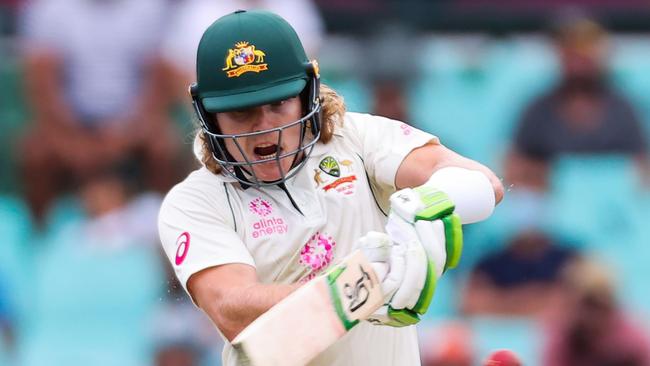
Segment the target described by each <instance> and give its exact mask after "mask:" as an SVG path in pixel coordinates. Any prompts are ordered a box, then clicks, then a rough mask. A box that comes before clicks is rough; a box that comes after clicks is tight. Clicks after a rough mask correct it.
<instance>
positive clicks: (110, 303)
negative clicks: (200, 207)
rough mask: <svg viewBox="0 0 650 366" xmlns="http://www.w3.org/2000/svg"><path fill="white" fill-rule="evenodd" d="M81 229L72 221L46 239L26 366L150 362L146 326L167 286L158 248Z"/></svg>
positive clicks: (25, 345)
mask: <svg viewBox="0 0 650 366" xmlns="http://www.w3.org/2000/svg"><path fill="white" fill-rule="evenodd" d="M86 230H87V226H85V225H84V224H83V222H81V223H79V222H73V223H71V224H68V225H64V226H63V227H62V228H61V229H60V230H56V231H55V233H53V234H52V237H50V238H48V239H47V240H44V243H43V245H44V247H43V250H42V251H41V253H39V255H38V258H37V259H36V260H35V262H34V266H33V269H34V270H35V272H36V273H35V278H34V283H33V289H34V300H35V301H34V302H35V304H34V308H33V312H32V313H31V314H30V319H29V320H30V321H29V323H28V324H25V327H24V337H23V339H22V342H21V344H20V354H21V362H22V364H24V365H34V366H36V365H46V364H51V365H64V364H66V365H73V364H74V365H142V364H146V363H147V362H148V361H149V357H150V356H151V355H150V354H148V352H149V351H150V350H151V348H150V347H151V344H150V342H151V339H150V337H149V336H148V335H147V334H146V332H147V326H148V325H149V324H147V321H148V319H149V315H150V314H151V313H152V310H153V309H155V306H156V305H157V304H158V303H159V301H160V300H161V293H162V291H163V288H164V284H165V280H164V279H165V276H164V273H163V271H162V267H161V262H160V258H159V256H158V255H157V247H152V246H151V243H138V242H133V240H132V239H130V238H128V237H124V236H122V237H120V236H119V235H111V236H110V237H111V239H110V242H107V241H104V238H103V237H101V236H96V235H95V236H89V235H88V234H87V231H86ZM116 245H117V247H116Z"/></svg>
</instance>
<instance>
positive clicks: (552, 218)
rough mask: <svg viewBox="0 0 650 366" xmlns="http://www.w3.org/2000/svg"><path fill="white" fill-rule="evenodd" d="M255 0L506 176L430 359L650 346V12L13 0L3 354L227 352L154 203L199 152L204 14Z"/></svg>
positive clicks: (119, 358)
mask: <svg viewBox="0 0 650 366" xmlns="http://www.w3.org/2000/svg"><path fill="white" fill-rule="evenodd" d="M371 3H372V2H370V1H364V2H360V3H359V4H361V5H359V4H357V5H358V6H362V5H363V6H371ZM332 4H338V2H333V3H332ZM337 6H340V7H344V4H343V3H341V5H337ZM350 6H352V5H350ZM249 8H264V9H268V10H271V11H274V12H276V13H279V14H281V15H282V16H283V17H285V18H286V19H287V20H288V21H289V22H290V23H291V24H292V25H293V26H294V27H295V28H296V30H297V32H298V34H299V35H300V38H301V40H302V42H303V43H304V45H305V48H306V50H307V52H308V54H309V56H310V57H312V58H318V59H319V61H320V65H321V67H322V75H323V79H324V82H325V83H327V84H328V85H330V86H332V87H334V88H335V89H336V90H338V91H339V92H340V93H341V94H342V95H343V96H344V98H345V100H346V103H347V106H348V109H349V110H353V111H359V112H369V113H375V114H380V115H383V116H387V117H390V118H395V119H399V120H403V121H406V122H408V123H410V124H412V125H414V126H416V127H418V128H421V129H424V130H426V131H429V132H431V133H433V134H436V135H438V136H439V137H440V138H441V141H442V142H443V143H444V144H446V145H448V146H449V147H451V148H452V149H454V150H456V151H458V152H459V153H461V154H464V155H466V156H468V157H470V158H473V159H475V160H478V161H480V162H483V163H485V164H487V165H489V166H490V167H492V168H493V169H494V170H495V171H497V172H498V173H499V175H500V176H502V177H503V178H504V183H505V185H506V186H507V187H508V192H506V197H505V199H504V202H503V203H502V205H501V206H500V207H499V208H498V209H497V210H496V213H495V215H494V217H493V218H491V219H490V220H488V221H487V222H484V223H480V224H476V225H472V226H468V227H466V228H465V250H464V253H463V256H464V258H463V261H461V265H460V267H459V268H458V269H456V270H454V271H452V272H450V273H447V274H446V275H445V277H444V280H443V281H442V282H441V283H440V285H439V286H438V288H437V289H436V296H435V300H434V304H433V305H432V308H433V309H432V310H430V311H429V313H428V314H427V317H426V318H425V319H424V320H423V321H422V323H421V324H420V325H419V329H420V332H421V337H420V341H421V352H422V359H423V364H424V365H425V366H434V365H438V366H442V365H457V366H459V365H476V364H479V363H480V362H481V360H482V359H483V358H484V357H485V355H487V354H488V353H489V352H490V351H492V350H494V349H497V348H511V349H513V350H514V351H515V352H518V353H519V354H520V356H521V357H522V359H524V361H525V364H526V365H548V366H562V365H578V366H579V365H594V366H599V365H602V366H624V365H625V366H635V365H639V366H642V365H650V338H649V335H650V331H649V330H648V329H650V291H648V290H647V286H645V283H644V282H645V281H644V279H645V278H646V276H648V275H650V267H649V266H647V265H646V261H647V258H650V246H649V244H650V227H649V226H648V225H647V223H646V222H647V221H648V219H649V218H650V163H649V155H648V138H649V137H650V108H648V105H650V103H649V102H650V100H648V98H650V97H649V96H650V78H648V77H647V75H648V73H647V69H648V66H650V61H648V60H650V57H649V56H650V34H649V35H644V34H636V35H632V36H631V35H620V34H611V33H608V32H607V30H606V29H605V28H604V27H603V26H602V25H601V24H599V23H598V22H597V21H596V20H595V19H594V18H592V17H590V16H588V15H587V14H586V13H584V12H581V11H577V10H575V9H571V10H570V11H566V12H562V13H561V14H558V15H557V16H555V17H553V19H549V21H548V28H547V29H540V30H539V31H538V32H536V33H533V34H513V35H511V36H507V37H504V36H502V37H499V38H497V37H493V36H490V35H488V34H476V33H472V34H460V33H459V34H431V33H424V32H422V31H416V30H414V29H412V28H410V27H408V24H402V23H399V22H398V23H391V24H386V25H385V26H384V27H382V29H377V30H376V32H373V33H372V34H371V35H360V34H354V35H352V34H345V33H343V34H342V33H337V34H334V33H332V32H328V31H327V29H326V24H325V21H324V20H323V18H322V14H321V12H320V11H319V7H318V6H317V3H313V2H311V1H308V0H228V1H210V0H138V1H127V0H31V1H18V0H15V1H8V0H4V1H0V31H1V32H2V37H1V38H0V60H2V62H0V131H2V132H0V237H2V238H3V239H4V240H3V244H2V250H1V251H0V252H1V253H2V254H0V364H3V365H4V364H9V365H12V364H15V365H21V366H22V365H26V366H32V365H34V366H36V365H64V364H65V365H118V364H119V365H159V366H194V365H196V366H198V365H208V364H210V365H218V364H220V352H221V342H222V341H221V338H220V336H219V334H218V331H217V330H216V329H215V327H214V326H213V325H211V323H210V322H209V320H208V319H207V317H205V316H204V315H203V314H202V313H200V312H199V311H198V310H196V308H194V305H193V304H192V302H191V300H190V299H188V298H187V296H186V295H185V294H184V292H183V290H182V288H181V286H180V285H179V284H178V283H177V282H176V281H175V279H174V276H173V273H172V270H171V268H169V266H168V264H167V263H168V261H167V260H166V259H165V258H163V253H162V251H161V250H160V246H159V243H158V237H157V226H156V219H157V211H158V207H159V204H160V202H161V199H162V197H163V195H164V194H165V193H166V191H167V190H169V189H170V188H171V187H172V186H173V185H174V184H175V183H176V182H178V181H180V180H181V179H182V178H183V177H184V176H185V175H186V174H187V173H188V172H189V171H191V170H193V169H195V168H196V167H197V166H198V165H197V164H198V163H197V162H196V161H195V160H194V159H193V157H192V154H191V141H192V135H193V133H194V131H195V126H194V125H193V116H192V114H191V110H190V109H189V98H187V94H186V93H187V86H188V85H189V83H190V82H191V81H193V80H194V72H195V71H194V68H195V65H194V60H195V56H196V55H195V52H196V46H197V45H198V42H199V39H200V36H201V34H202V32H203V30H204V29H205V28H206V27H207V26H208V25H209V24H210V23H211V22H212V21H213V20H215V19H216V18H218V17H219V16H221V15H224V14H226V13H228V12H230V11H233V10H236V9H249ZM405 23H406V22H405Z"/></svg>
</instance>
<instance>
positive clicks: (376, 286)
mask: <svg viewBox="0 0 650 366" xmlns="http://www.w3.org/2000/svg"><path fill="white" fill-rule="evenodd" d="M382 305H383V294H382V291H381V284H380V282H379V280H378V276H377V274H376V273H375V272H374V269H373V267H372V265H371V264H370V262H369V261H368V260H367V259H366V258H365V256H364V255H363V253H362V252H361V251H360V250H356V251H355V252H353V253H352V254H350V255H349V256H347V257H346V258H345V259H344V260H343V261H342V262H341V263H340V264H339V265H337V266H336V267H335V268H333V269H332V270H331V271H329V272H328V273H326V274H324V275H322V276H319V277H317V278H315V279H313V280H311V281H310V282H308V283H306V284H305V285H304V286H302V287H301V288H299V289H298V290H296V291H294V292H293V293H292V294H290V295H289V296H287V297H286V298H285V299H283V300H282V301H280V302H279V303H277V304H276V305H275V306H273V307H272V308H271V309H270V310H269V311H267V312H266V313H264V314H262V315H261V316H259V317H258V318H257V319H256V320H255V321H253V322H252V323H251V324H250V325H249V326H248V327H246V328H245V329H244V330H243V331H242V332H241V333H240V334H239V335H237V337H236V338H235V339H234V340H233V342H232V345H233V347H234V348H235V350H236V352H237V353H238V356H239V361H240V362H241V363H242V364H245V365H253V366H275V365H282V366H303V365H306V364H307V363H308V362H309V361H311V360H312V359H313V358H315V357H316V356H317V355H319V354H320V353H321V352H323V351H324V350H325V349H327V348H328V347H329V346H330V345H332V344H333V343H334V342H336V340H338V339H339V338H341V337H342V336H343V335H344V334H345V333H346V332H347V331H348V330H350V329H351V328H352V327H354V326H355V325H356V324H357V323H358V322H359V321H360V320H363V319H365V318H367V317H368V316H370V315H371V314H372V313H374V312H375V311H376V310H377V309H379V307H381V306H382Z"/></svg>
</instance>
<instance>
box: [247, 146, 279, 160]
mask: <svg viewBox="0 0 650 366" xmlns="http://www.w3.org/2000/svg"><path fill="white" fill-rule="evenodd" d="M280 151H282V148H281V147H279V146H278V145H276V144H260V145H257V146H255V148H254V149H253V152H254V153H255V155H257V158H258V159H257V160H265V159H273V158H275V157H276V156H277V155H278V153H279V152H280Z"/></svg>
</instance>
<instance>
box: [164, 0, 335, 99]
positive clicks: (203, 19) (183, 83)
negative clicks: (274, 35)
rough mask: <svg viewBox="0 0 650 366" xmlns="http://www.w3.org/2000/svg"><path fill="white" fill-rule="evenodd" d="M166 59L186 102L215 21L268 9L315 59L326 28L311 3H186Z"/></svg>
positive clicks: (285, 0)
mask: <svg viewBox="0 0 650 366" xmlns="http://www.w3.org/2000/svg"><path fill="white" fill-rule="evenodd" d="M177 7H178V8H177V9H176V10H175V11H174V17H173V18H172V19H171V22H170V26H169V29H168V32H167V33H166V34H167V37H166V38H165V40H164V42H163V56H164V58H165V60H166V64H167V66H168V68H169V70H170V73H171V74H173V75H174V80H175V82H176V84H175V85H176V87H174V88H173V89H172V90H175V91H177V92H178V95H177V97H179V98H181V99H182V100H183V101H186V100H187V93H186V91H187V87H188V85H190V83H192V82H194V81H195V80H196V63H195V61H196V50H197V48H198V46H199V41H200V40H201V36H202V35H203V32H204V31H205V30H206V29H207V28H208V26H210V24H212V22H214V20H215V19H217V18H219V17H221V16H223V15H226V14H228V13H231V12H233V11H235V10H238V9H243V10H249V9H259V10H268V11H271V12H274V13H276V14H279V15H280V16H282V17H283V18H284V19H286V20H287V22H289V24H291V26H292V27H293V28H294V29H295V30H296V33H298V34H299V37H300V40H301V42H302V44H303V45H304V48H305V52H306V53H307V57H309V58H310V59H313V58H316V56H317V54H318V50H319V48H320V44H321V41H322V39H323V36H324V32H325V28H324V24H323V20H322V19H321V16H320V13H319V12H318V8H317V7H316V6H315V5H314V4H313V1H312V0H219V1H214V0H184V1H182V2H180V3H179V4H178V5H177Z"/></svg>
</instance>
